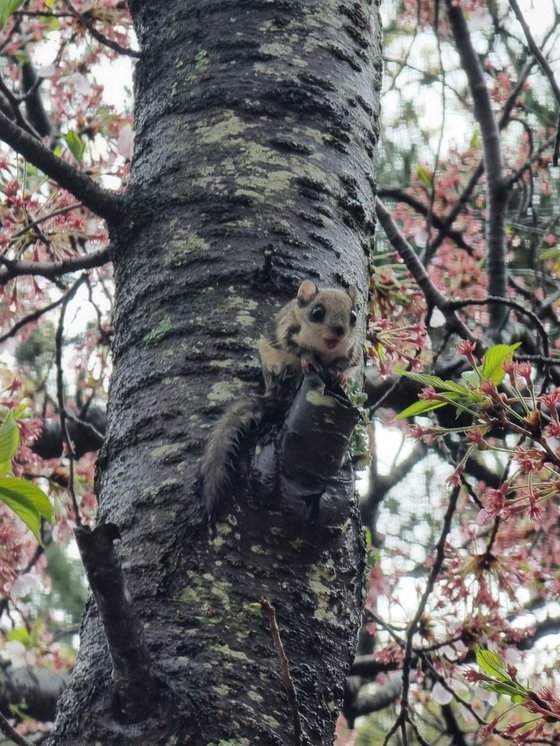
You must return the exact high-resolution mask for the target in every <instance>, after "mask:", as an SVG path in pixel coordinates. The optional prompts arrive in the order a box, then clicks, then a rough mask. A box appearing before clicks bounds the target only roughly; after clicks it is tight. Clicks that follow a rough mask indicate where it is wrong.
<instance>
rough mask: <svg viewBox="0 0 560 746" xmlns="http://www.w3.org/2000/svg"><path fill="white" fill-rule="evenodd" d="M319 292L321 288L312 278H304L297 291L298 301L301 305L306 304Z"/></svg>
mask: <svg viewBox="0 0 560 746" xmlns="http://www.w3.org/2000/svg"><path fill="white" fill-rule="evenodd" d="M318 292H319V288H318V287H317V285H315V283H314V282H313V281H312V280H304V281H303V282H302V283H301V285H300V286H299V290H298V293H297V301H298V304H299V305H300V306H306V305H307V304H308V303H311V301H312V300H313V298H315V296H316V295H317V293H318Z"/></svg>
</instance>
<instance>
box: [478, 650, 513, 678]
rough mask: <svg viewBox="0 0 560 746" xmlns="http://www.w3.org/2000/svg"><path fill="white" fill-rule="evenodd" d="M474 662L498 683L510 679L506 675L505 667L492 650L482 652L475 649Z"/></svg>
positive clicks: (501, 659)
mask: <svg viewBox="0 0 560 746" xmlns="http://www.w3.org/2000/svg"><path fill="white" fill-rule="evenodd" d="M475 655H476V662H477V664H478V665H479V666H480V668H482V670H483V671H484V673H485V674H487V675H488V676H494V677H495V678H496V679H499V680H500V681H508V680H510V677H509V676H508V675H507V674H506V665H505V662H504V660H503V658H501V657H500V656H499V655H498V654H497V653H494V652H493V651H492V650H484V649H483V648H479V647H477V648H476V650H475Z"/></svg>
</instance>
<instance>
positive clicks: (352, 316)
mask: <svg viewBox="0 0 560 746" xmlns="http://www.w3.org/2000/svg"><path fill="white" fill-rule="evenodd" d="M357 320H358V314H357V313H356V311H350V326H356V321H357Z"/></svg>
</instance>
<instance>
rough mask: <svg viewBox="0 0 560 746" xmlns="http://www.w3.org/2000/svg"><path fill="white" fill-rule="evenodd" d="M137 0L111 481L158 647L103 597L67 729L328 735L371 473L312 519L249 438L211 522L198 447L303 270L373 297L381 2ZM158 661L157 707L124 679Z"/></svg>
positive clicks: (349, 631) (108, 509) (126, 734)
mask: <svg viewBox="0 0 560 746" xmlns="http://www.w3.org/2000/svg"><path fill="white" fill-rule="evenodd" d="M129 5H130V10H131V13H132V15H133V18H134V22H135V26H136V30H137V33H138V37H139V42H140V45H141V52H142V54H141V58H140V60H139V62H138V65H137V69H136V78H135V94H136V126H137V134H136V145H135V147H136V152H135V157H134V160H133V171H132V178H131V183H130V186H129V188H128V190H127V194H126V195H125V211H124V213H123V215H124V217H123V219H122V220H121V221H120V222H119V223H115V224H113V225H112V226H110V229H111V236H112V245H113V260H114V266H115V278H116V300H115V327H116V329H115V331H116V334H115V342H114V350H113V352H114V373H113V379H112V385H111V391H110V396H109V406H108V413H107V432H106V440H105V444H104V447H103V450H102V453H101V455H100V459H99V464H98V475H97V490H98V495H99V503H100V509H99V524H100V525H102V526H111V524H115V526H116V527H118V532H119V534H120V540H119V541H117V542H116V544H115V546H116V549H117V554H118V557H119V559H120V563H121V566H122V574H123V576H124V581H125V582H126V585H127V587H128V593H129V595H130V599H131V604H132V608H131V613H132V614H133V615H137V618H138V619H139V620H140V622H141V624H140V625H134V624H132V627H133V628H134V629H131V632H130V635H131V640H132V639H133V640H134V643H133V645H134V646H135V647H137V648H138V649H140V648H142V646H144V645H145V652H146V654H147V656H148V658H146V657H145V656H144V654H143V653H142V655H140V656H139V658H140V659H141V660H142V665H141V666H140V667H135V666H134V664H133V665H131V666H128V663H129V661H127V660H126V658H127V655H128V653H127V652H126V651H125V652H124V653H123V649H122V648H121V649H120V651H117V652H116V653H115V649H114V648H113V647H112V645H113V642H111V640H114V639H117V640H118V639H119V635H118V634H117V635H110V634H109V635H107V634H106V630H104V629H103V625H102V623H101V621H100V616H99V613H98V608H99V610H100V611H101V613H102V614H103V621H104V624H105V625H112V624H117V625H118V620H117V622H115V619H114V617H115V614H113V615H111V613H109V615H108V617H107V616H106V615H105V612H104V610H103V609H104V607H105V606H106V601H107V598H105V599H104V600H103V593H104V591H103V589H102V588H101V589H100V590H98V591H96V596H95V597H96V599H97V600H98V605H99V606H97V605H96V604H95V603H94V602H93V601H90V602H89V603H88V606H87V610H86V614H85V616H84V620H83V625H82V636H81V649H80V655H79V661H78V664H77V667H76V670H75V672H74V675H73V678H72V682H71V684H70V686H69V687H68V689H67V690H66V692H65V693H64V695H63V697H62V699H61V701H60V704H59V712H58V716H57V720H56V723H55V728H54V730H53V733H52V734H51V736H50V737H49V738H48V739H47V742H46V743H47V744H48V746H63V745H66V744H68V745H70V744H72V746H75V744H77V743H79V744H89V743H91V744H93V743H95V744H97V745H98V746H102V745H109V744H111V745H116V744H118V745H119V746H126V745H127V744H135V745H139V744H146V746H147V745H148V744H149V745H150V746H157V744H210V743H235V744H248V745H249V744H251V745H252V744H265V745H266V744H292V743H293V744H296V743H309V744H317V745H319V744H320V745H321V746H324V745H325V744H329V743H332V741H333V738H334V724H335V720H336V716H337V713H338V710H339V708H340V706H341V703H342V697H343V693H344V683H345V677H346V674H347V672H348V669H349V666H350V664H351V661H352V657H353V652H354V647H355V642H356V637H357V631H358V627H359V624H360V616H361V604H362V580H363V578H362V571H363V559H364V557H363V555H364V550H363V541H362V534H361V525H360V520H359V513H358V509H357V503H356V498H355V493H354V486H353V479H352V473H351V468H350V467H349V466H348V465H347V464H346V465H345V466H344V467H343V468H341V470H340V472H339V473H338V474H337V475H336V476H335V477H334V478H330V479H329V480H327V481H326V491H325V494H324V495H323V496H322V497H321V499H320V501H319V509H318V514H317V516H315V517H314V519H310V517H309V515H308V512H307V511H306V508H305V503H304V501H302V500H300V501H299V502H298V501H297V500H296V501H295V502H294V503H290V502H289V501H288V500H287V499H286V496H285V495H284V494H282V492H281V491H279V490H278V487H277V485H276V483H274V484H272V485H269V486H268V487H267V488H266V489H264V488H263V487H262V485H260V484H259V482H258V479H256V478H255V477H254V475H252V473H251V472H250V470H249V469H246V470H243V464H244V463H245V461H246V460H250V458H251V453H250V452H249V449H248V448H247V445H248V444H244V445H242V448H241V451H240V466H239V475H240V478H239V480H238V488H237V491H236V495H235V499H233V498H232V499H231V503H229V504H227V505H226V506H224V510H223V511H222V512H223V515H222V516H221V519H220V521H219V522H218V523H217V525H216V526H215V527H212V526H209V525H208V522H207V520H206V518H205V515H204V511H203V509H202V506H201V501H200V497H199V494H198V490H197V481H196V480H197V463H198V460H199V458H200V454H201V452H202V448H203V445H204V442H205V440H206V438H207V436H208V433H209V429H210V427H211V425H212V424H213V423H214V422H215V420H216V418H217V416H218V415H219V413H220V411H221V410H222V408H223V406H224V405H226V404H227V403H228V402H230V401H233V400H235V399H237V398H238V397H240V396H244V395H246V394H247V393H248V392H249V391H251V390H253V391H254V390H256V384H257V382H258V381H259V377H260V369H259V364H258V359H257V354H256V340H257V338H258V336H259V333H260V329H261V328H262V325H263V322H264V321H265V320H266V319H267V318H269V317H270V316H271V315H272V314H273V313H274V312H275V311H276V310H277V309H278V308H279V307H280V306H281V305H282V304H283V303H285V302H286V301H287V300H288V299H290V298H292V297H294V296H295V293H296V290H297V286H298V284H299V281H300V280H301V279H303V278H305V277H311V278H313V279H316V281H317V283H318V284H319V285H330V286H347V285H348V284H350V283H353V284H355V285H357V286H358V288H359V289H360V291H361V294H362V310H363V307H364V305H365V296H366V293H367V276H368V273H367V255H368V251H369V248H370V244H371V240H372V233H373V227H374V152H375V145H376V140H377V112H378V89H379V82H380V49H379V39H380V35H379V20H378V9H377V5H376V3H373V4H371V5H370V4H369V3H368V2H365V1H363V0H359V1H357V0H355V1H350V0H336V1H335V0H321V2H314V1H312V0H277V1H276V2H267V1H265V0H228V1H226V2H224V0H192V1H191V2H188V3H185V2H181V1H180V0H156V1H155V2H154V1H153V0H150V1H149V2H148V1H146V0H142V1H141V0H130V2H129ZM361 323H362V324H363V315H362V320H361ZM252 445H253V446H255V443H253V444H252ZM303 455H305V454H303ZM115 531H116V529H115ZM112 532H113V529H110V530H109V531H108V533H107V534H106V535H105V537H104V541H106V540H107V536H109V537H112V536H114V535H115V534H114V533H112ZM110 561H112V560H110ZM118 576H119V574H118V572H116V573H115V578H116V587H118V584H119V582H120V581H119V580H118ZM94 582H95V579H94V580H93V581H92V585H93V583H94ZM99 594H101V596H100V595H99ZM110 595H111V594H110V593H109V596H110ZM100 597H101V599H102V600H101V601H100ZM125 597H126V594H125V595H124V596H122V597H120V600H121V601H122V599H123V598H125ZM109 602H110V598H109ZM105 611H107V609H105ZM109 611H110V610H109ZM117 616H118V615H117ZM111 620H112V621H111ZM276 625H277V627H278V629H277V630H276ZM120 632H122V630H120ZM107 639H109V645H110V646H111V650H110V651H109V645H108V643H107ZM120 640H121V642H120V643H119V642H117V643H116V644H117V647H118V645H119V644H121V643H122V635H120ZM129 642H130V640H129ZM125 647H126V645H125ZM129 647H130V645H129ZM110 652H111V655H112V656H113V657H112V661H111V657H110V654H109V653H110ZM123 657H124V660H123ZM146 660H149V661H150V663H149V667H150V669H151V674H150V675H147V676H146V678H145V681H142V680H141V679H140V683H141V684H142V683H143V684H144V687H143V688H144V693H143V695H142V697H141V706H140V707H134V706H133V705H134V702H131V697H132V699H134V697H136V696H137V693H138V683H139V681H138V680H136V681H130V682H129V683H130V684H131V686H130V687H129V686H127V685H126V682H125V683H124V684H123V670H124V671H128V674H124V676H125V678H126V676H129V677H130V678H134V677H141V676H142V675H143V674H142V671H143V672H144V673H145V670H146V669H145V664H146ZM121 664H123V665H124V668H123V666H121ZM137 704H138V702H137Z"/></svg>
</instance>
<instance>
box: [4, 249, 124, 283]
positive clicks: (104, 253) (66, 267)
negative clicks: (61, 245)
mask: <svg viewBox="0 0 560 746" xmlns="http://www.w3.org/2000/svg"><path fill="white" fill-rule="evenodd" d="M110 260H111V249H110V247H109V245H107V246H105V247H104V248H102V249H99V251H92V252H91V253H90V254H84V255H78V256H73V257H71V258H70V259H62V260H61V261H58V262H22V261H16V260H12V259H7V258H6V257H5V256H0V264H3V265H4V266H5V269H4V270H0V285H5V284H6V283H7V282H9V281H10V280H12V279H13V278H14V277H23V276H26V275H39V276H40V277H46V278H47V280H52V279H54V278H56V277H60V276H61V275H66V274H70V273H71V272H78V271H79V270H81V269H93V268H94V267H102V266H103V265H104V264H107V263H108V262H109V261H110Z"/></svg>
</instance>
